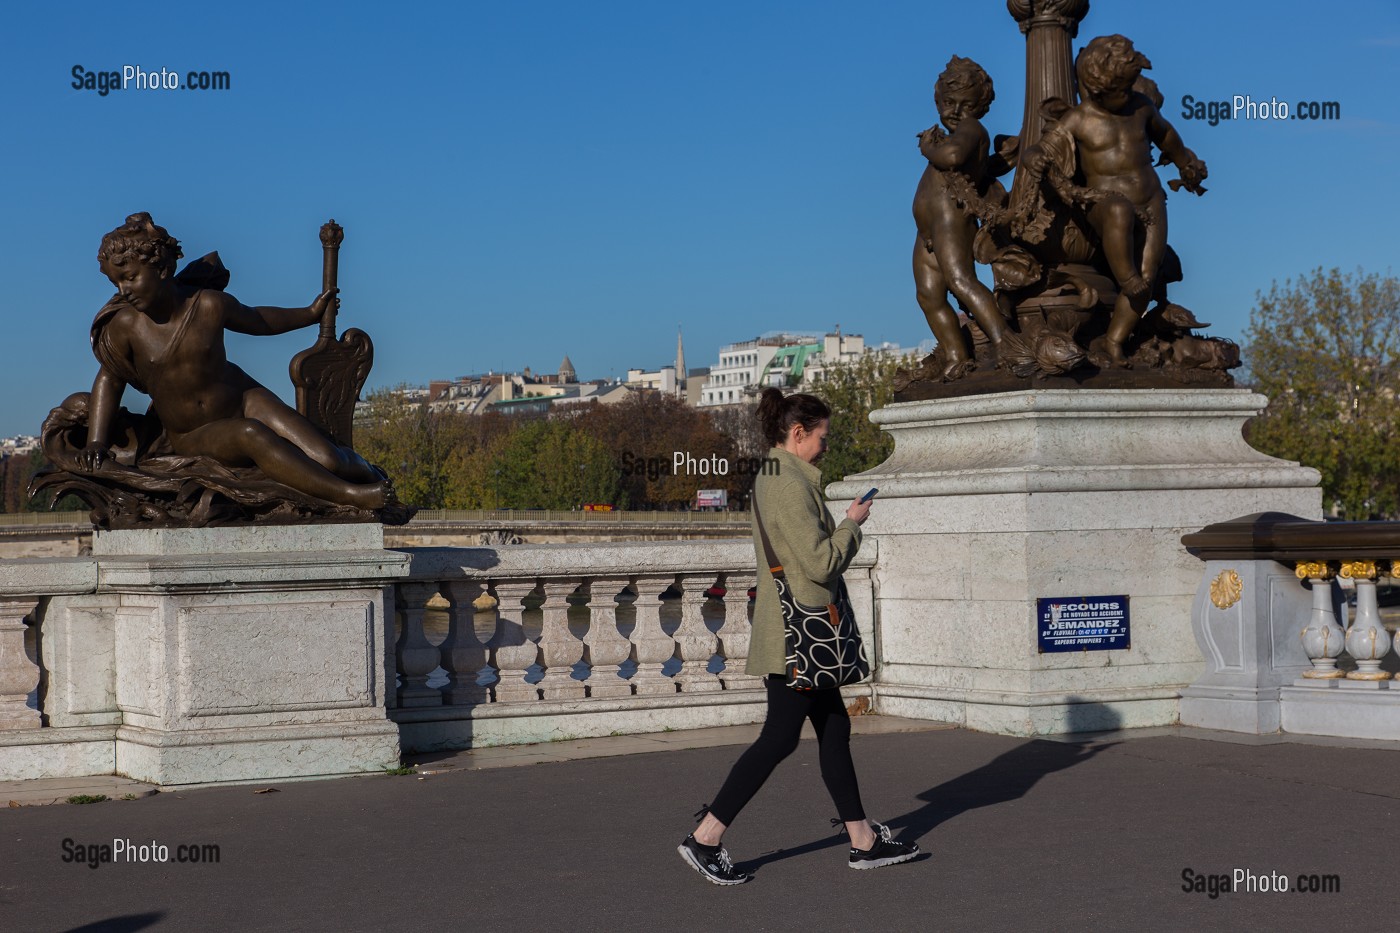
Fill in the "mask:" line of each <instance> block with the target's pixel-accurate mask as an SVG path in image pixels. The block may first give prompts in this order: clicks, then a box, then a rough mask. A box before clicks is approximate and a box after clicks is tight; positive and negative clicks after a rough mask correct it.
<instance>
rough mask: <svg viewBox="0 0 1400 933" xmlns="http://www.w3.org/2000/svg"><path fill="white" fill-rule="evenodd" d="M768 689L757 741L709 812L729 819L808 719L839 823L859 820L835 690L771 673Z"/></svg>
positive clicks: (845, 720) (842, 708) (846, 723)
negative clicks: (797, 686)
mask: <svg viewBox="0 0 1400 933" xmlns="http://www.w3.org/2000/svg"><path fill="white" fill-rule="evenodd" d="M763 683H764V686H765V687H767V688H768V718H767V719H765V720H764V721H763V730H762V731H761V732H759V734H758V739H757V740H756V741H755V742H754V743H753V744H752V745H750V746H749V747H748V750H747V751H745V752H744V754H742V755H740V756H739V760H738V761H736V762H735V763H734V768H733V770H731V771H730V772H729V777H728V778H727V779H726V780H725V782H724V786H723V787H721V788H720V790H719V795H718V796H717V797H715V801H714V803H712V804H711V805H710V813H712V814H713V815H714V817H715V819H717V820H719V821H720V822H721V823H723V824H724V825H725V826H728V825H730V824H731V823H733V822H734V818H735V817H737V816H738V815H739V811H740V810H742V809H744V805H745V804H747V803H748V802H749V801H750V800H751V799H753V795H754V794H756V793H758V789H759V788H760V787H762V786H763V782H764V781H766V780H768V775H770V774H772V773H773V769H774V768H776V767H777V766H778V762H780V761H782V760H783V759H784V758H786V757H787V756H788V755H791V754H792V752H793V750H794V749H795V748H797V742H798V740H799V739H800V738H801V736H802V720H804V719H810V720H812V728H813V729H815V730H816V732H817V743H818V745H819V746H820V753H821V764H822V780H823V781H824V782H825V783H826V789H827V791H828V792H829V793H830V794H831V800H832V802H833V803H835V804H836V815H837V816H839V817H840V818H841V822H843V823H850V822H854V821H857V820H863V819H865V810H864V809H863V808H862V807H861V805H860V785H859V784H857V783H856V768H855V764H854V763H852V761H851V717H850V716H849V715H847V713H846V704H845V701H843V700H842V699H841V691H840V690H839V689H836V690H812V691H798V690H793V689H792V688H790V687H788V686H787V685H786V684H784V683H783V678H782V677H781V676H779V675H777V674H769V675H768V677H767V678H766V679H765V680H764V682H763Z"/></svg>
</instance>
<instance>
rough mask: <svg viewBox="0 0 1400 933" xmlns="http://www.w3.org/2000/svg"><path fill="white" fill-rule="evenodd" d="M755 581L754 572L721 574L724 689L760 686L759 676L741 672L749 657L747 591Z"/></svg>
mask: <svg viewBox="0 0 1400 933" xmlns="http://www.w3.org/2000/svg"><path fill="white" fill-rule="evenodd" d="M757 582H758V575H757V574H753V573H727V574H725V575H724V625H722V626H720V630H719V644H720V650H721V651H723V652H724V670H723V671H722V672H721V673H720V680H721V682H723V684H724V688H725V689H726V690H744V689H746V688H752V687H759V686H762V684H763V678H762V677H755V676H754V675H752V674H745V673H744V662H745V661H747V660H748V659H749V636H750V633H751V623H750V622H749V590H750V589H751V588H752V587H753V586H754V585H755V584H756V583H757Z"/></svg>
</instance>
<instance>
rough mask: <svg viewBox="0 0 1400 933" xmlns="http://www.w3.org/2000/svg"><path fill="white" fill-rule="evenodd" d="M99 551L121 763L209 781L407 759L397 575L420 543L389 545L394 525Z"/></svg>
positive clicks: (101, 547)
mask: <svg viewBox="0 0 1400 933" xmlns="http://www.w3.org/2000/svg"><path fill="white" fill-rule="evenodd" d="M93 557H94V559H95V560H96V562H97V565H98V575H99V581H100V583H99V596H100V597H101V598H102V599H103V600H104V601H106V602H107V604H108V606H107V607H104V608H109V607H110V613H111V614H110V616H109V618H110V619H111V634H110V636H107V637H110V638H111V639H112V645H113V652H114V655H115V665H114V669H115V672H116V673H115V682H114V684H113V685H112V689H113V690H114V697H115V707H116V710H117V711H118V712H119V713H120V725H119V726H118V727H117V729H116V769H117V772H118V773H120V774H125V775H127V776H129V777H132V778H135V779H137V780H141V781H149V782H151V783H154V784H202V783H211V782H224V781H254V780H272V779H279V778H292V777H310V776H314V775H331V774H345V773H352V772H358V771H376V770H381V769H383V768H385V767H391V766H394V765H396V764H397V762H398V753H399V748H398V730H397V728H396V727H395V726H394V724H393V723H391V722H389V720H388V719H387V716H386V696H387V694H388V693H389V692H391V691H392V689H393V682H392V680H391V679H389V678H391V677H392V667H391V666H389V665H388V664H387V662H386V643H387V641H388V639H387V637H386V633H387V632H389V631H390V630H391V627H392V621H391V620H386V619H385V617H384V587H385V585H386V584H388V583H390V582H392V580H393V579H395V578H396V577H398V576H401V575H402V574H403V572H404V569H405V567H406V564H407V556H406V555H403V554H399V553H396V552H393V551H386V550H384V548H383V530H382V528H381V527H380V526H378V525H315V526H292V527H274V528H208V529H189V530H145V531H118V532H108V533H99V534H98V535H97V536H96V538H95V539H94V542H93ZM112 604H114V606H113V605H112ZM93 608H94V607H90V606H83V607H77V606H75V607H73V610H72V611H70V612H69V616H70V617H71V618H72V619H74V620H78V621H81V620H82V619H83V618H85V617H87V618H90V617H91V616H92V615H93V612H92V609H93ZM62 618H63V617H62V616H59V615H56V616H55V617H54V619H55V622H57V621H59V620H60V619H62ZM53 637H54V638H55V641H56V643H59V642H60V641H61V640H62V638H63V637H64V633H63V632H62V631H59V630H56V631H54V632H53ZM94 688H95V685H94ZM88 692H92V691H88ZM90 707H91V704H89V708H88V709H87V710H85V715H86V716H94V715H97V714H96V713H95V712H94V711H93V710H91V708H90Z"/></svg>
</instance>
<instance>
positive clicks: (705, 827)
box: [678, 388, 919, 884]
mask: <svg viewBox="0 0 1400 933" xmlns="http://www.w3.org/2000/svg"><path fill="white" fill-rule="evenodd" d="M830 421H831V409H829V408H828V407H827V406H826V403H825V402H823V401H822V400H821V399H819V398H817V397H815V396H812V395H789V396H787V397H786V398H785V397H784V396H783V394H782V393H781V392H779V391H778V390H777V389H771V388H770V389H765V390H764V392H763V397H762V399H761V401H760V402H759V405H758V422H759V426H760V428H762V430H763V434H764V437H765V439H766V440H767V441H768V443H769V444H771V445H773V449H772V450H771V451H770V456H771V457H772V458H773V460H774V461H776V467H777V468H776V469H775V470H773V471H772V472H771V473H770V472H769V471H768V470H764V471H761V473H760V475H759V476H758V478H757V480H756V481H755V482H754V494H753V510H754V512H755V513H756V515H757V516H759V517H761V518H762V520H763V527H764V529H765V530H766V531H767V532H768V537H769V540H770V541H771V543H772V546H773V551H774V553H775V556H776V557H777V559H778V562H779V563H780V564H781V565H782V566H783V568H784V571H785V576H786V577H787V580H788V584H789V586H791V587H792V592H793V596H794V597H795V598H796V600H797V601H798V602H799V603H803V604H806V605H809V606H821V605H826V604H828V603H832V602H835V600H836V590H837V583H838V581H839V580H840V578H841V574H842V572H844V571H845V569H846V568H847V567H848V566H850V563H851V559H852V558H853V557H855V555H856V549H857V548H859V547H860V526H861V524H862V523H863V522H864V521H865V519H866V516H868V515H869V514H870V503H869V502H855V503H852V504H851V507H850V508H848V509H847V510H846V517H845V519H844V520H842V522H841V523H840V524H839V525H838V524H837V523H836V521H835V520H834V519H833V518H832V517H831V513H830V512H829V511H828V510H827V508H826V505H825V502H824V500H823V497H822V492H821V470H820V469H818V468H817V466H816V463H817V461H819V460H820V459H821V456H822V454H823V453H825V452H826V435H827V429H828V427H829V426H830ZM753 540H754V550H755V552H756V554H757V555H758V598H757V601H756V603H755V606H754V613H753V632H752V636H751V638H750V641H749V660H748V666H747V668H746V671H747V672H748V673H750V674H755V675H760V676H763V677H764V688H765V689H766V690H767V691H768V715H767V718H766V719H765V720H764V723H763V730H762V731H761V732H760V733H759V736H758V739H757V740H756V741H755V742H754V743H753V745H751V746H750V747H749V748H748V750H747V751H745V752H744V753H743V754H742V755H740V756H739V760H738V761H737V762H735V764H734V768H733V770H732V771H730V773H729V777H728V779H727V780H726V781H725V782H724V786H723V787H721V788H720V791H719V794H718V795H717V796H716V797H715V799H714V802H713V803H712V804H710V805H709V807H707V808H706V810H707V811H708V812H705V816H704V819H703V820H701V821H700V825H699V826H697V827H696V829H695V832H693V833H691V834H690V835H689V836H686V837H685V840H684V841H683V842H682V843H681V844H680V846H679V847H678V851H679V852H680V854H681V857H682V858H683V859H685V861H686V863H687V864H689V865H690V867H692V868H694V869H695V870H696V871H698V872H699V873H700V874H701V875H703V876H704V877H705V878H706V879H707V880H709V881H711V882H713V883H714V884H743V883H744V882H745V881H748V880H749V876H748V875H746V874H744V873H743V872H741V871H738V870H736V869H735V868H734V865H733V863H732V862H731V861H730V859H729V853H728V852H727V851H726V850H725V848H724V846H723V845H722V844H721V842H720V840H721V838H722V837H723V836H724V831H725V830H726V829H727V828H728V827H729V826H730V824H732V823H733V822H734V818H735V817H737V816H738V815H739V811H740V810H742V809H743V808H744V805H745V804H747V803H748V802H749V800H750V799H751V798H752V797H753V795H754V794H755V793H757V792H758V789H759V788H760V787H762V786H763V782H764V781H766V780H768V776H769V775H770V774H772V773H773V769H774V768H775V767H777V765H778V762H780V761H782V760H783V759H784V758H786V757H787V756H788V755H790V754H791V753H792V752H793V750H794V749H796V748H797V742H798V739H799V737H800V735H801V732H802V721H803V720H804V719H810V720H811V721H812V727H813V728H814V729H815V730H816V733H817V742H818V743H819V745H820V757H821V771H822V780H823V781H824V782H825V784H826V788H827V791H828V792H829V793H830V794H831V799H832V802H833V803H835V804H836V814H837V816H838V817H840V822H842V823H844V824H845V827H846V832H847V833H848V834H849V835H850V838H851V852H850V859H849V864H850V867H851V868H880V867H882V866H885V865H894V864H896V863H898V862H907V861H909V860H910V859H912V858H914V857H915V856H916V855H918V854H919V847H918V846H916V845H909V844H905V843H901V842H895V841H894V840H893V839H892V838H891V834H890V830H889V827H887V826H884V825H883V824H880V823H872V822H871V821H870V820H868V819H866V817H865V810H864V809H863V808H862V807H861V802H860V787H859V785H858V784H857V783H856V770H855V765H854V764H853V763H852V761H851V747H850V739H851V720H850V717H849V716H848V715H847V713H846V704H845V702H844V701H843V700H842V699H841V691H840V689H839V688H833V689H829V690H808V691H800V692H799V691H797V690H793V689H791V688H790V687H788V686H787V685H786V679H785V677H784V674H783V661H784V656H785V654H786V650H785V648H784V643H783V617H782V611H781V609H780V608H779V604H778V590H777V586H776V585H775V584H774V582H773V576H772V574H771V573H769V571H768V562H767V560H766V559H765V558H764V556H763V545H762V543H761V539H760V536H759V532H758V523H757V520H755V522H754V531H753Z"/></svg>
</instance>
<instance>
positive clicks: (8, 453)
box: [0, 434, 39, 457]
mask: <svg viewBox="0 0 1400 933" xmlns="http://www.w3.org/2000/svg"><path fill="white" fill-rule="evenodd" d="M38 448H39V439H38V438H37V437H35V436H34V435H32V434H16V435H15V436H14V437H3V438H0V457H14V456H18V455H19V454H27V453H33V452H34V451H35V450H38Z"/></svg>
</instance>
